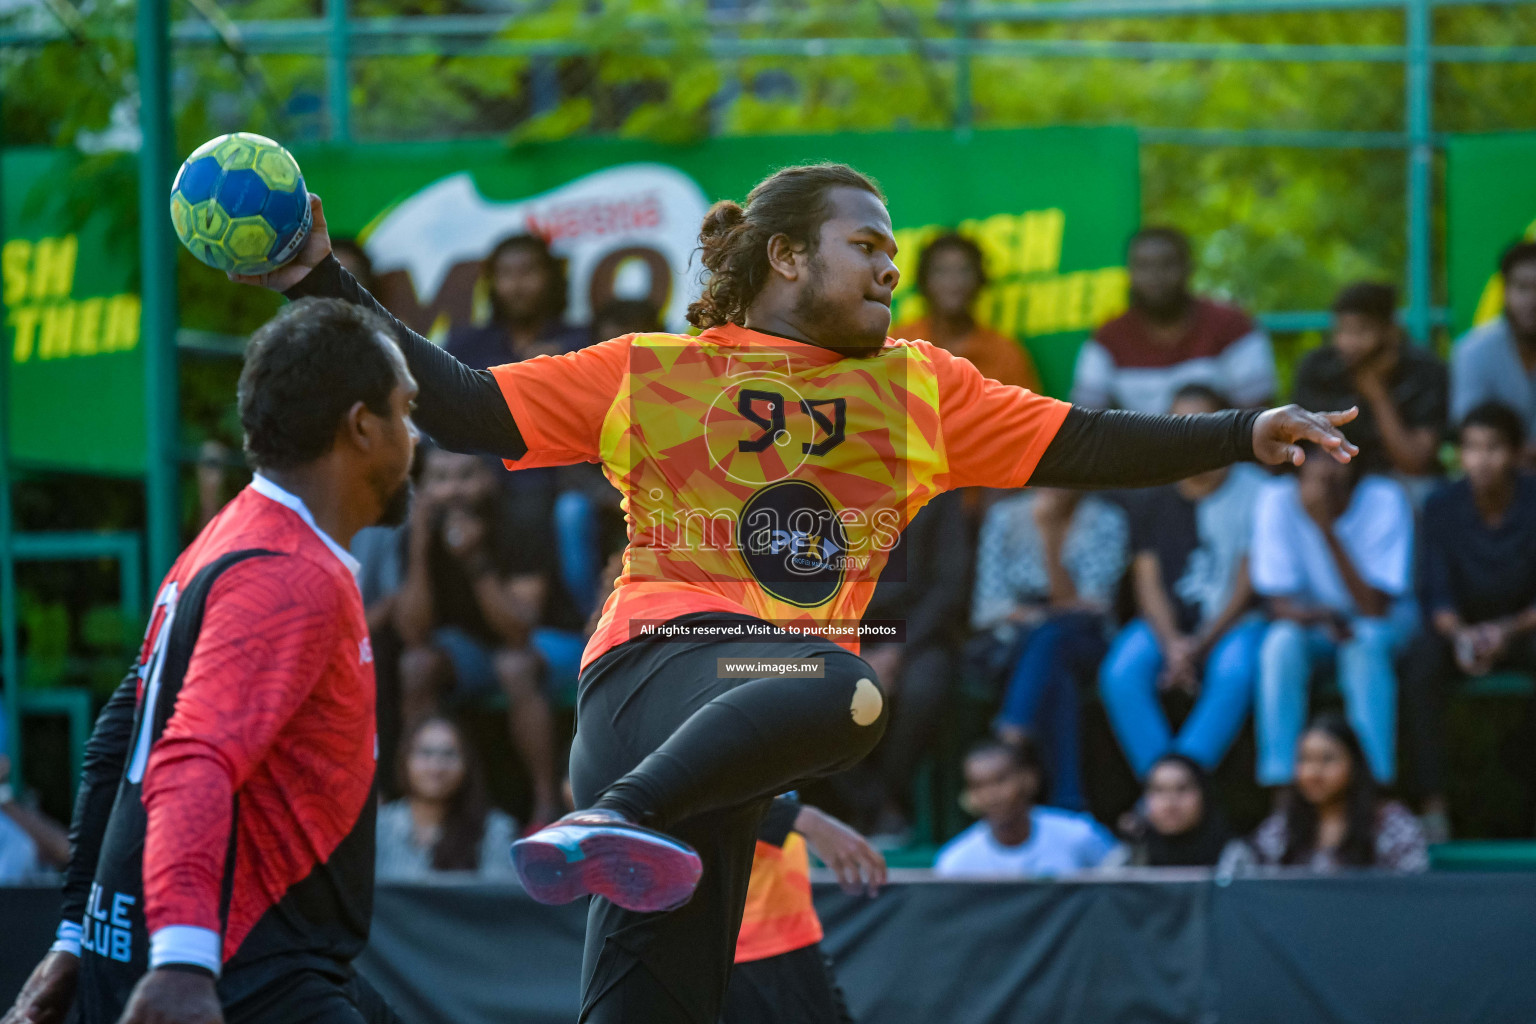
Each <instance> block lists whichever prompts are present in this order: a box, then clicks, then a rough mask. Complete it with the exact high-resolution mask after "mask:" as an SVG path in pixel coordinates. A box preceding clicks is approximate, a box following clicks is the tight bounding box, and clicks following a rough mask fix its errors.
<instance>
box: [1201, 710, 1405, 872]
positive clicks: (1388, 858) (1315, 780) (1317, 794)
mask: <svg viewBox="0 0 1536 1024" xmlns="http://www.w3.org/2000/svg"><path fill="white" fill-rule="evenodd" d="M1296 754H1297V757H1296V761H1297V763H1296V776H1295V779H1294V781H1293V782H1292V783H1291V785H1290V786H1289V787H1288V788H1287V790H1286V791H1285V792H1284V794H1283V795H1282V797H1281V806H1280V809H1279V810H1278V811H1276V812H1275V813H1274V814H1272V815H1270V816H1269V817H1268V818H1266V819H1265V820H1264V821H1263V823H1262V824H1260V825H1259V827H1258V829H1257V830H1256V831H1255V832H1254V834H1253V836H1252V837H1251V838H1250V839H1249V841H1248V842H1247V844H1245V849H1246V852H1247V856H1246V857H1244V856H1235V857H1227V856H1223V858H1222V865H1221V869H1223V870H1228V871H1231V870H1237V869H1239V868H1241V867H1243V866H1245V864H1246V863H1248V862H1249V860H1248V858H1251V859H1252V861H1254V862H1257V863H1258V864H1261V865H1266V866H1274V867H1282V866H1283V867H1298V868H1305V869H1308V870H1311V871H1322V872H1333V871H1340V870H1345V869H1351V868H1378V869H1382V870H1386V871H1398V872H1419V871H1426V870H1428V868H1429V848H1428V843H1427V842H1426V840H1425V837H1424V829H1423V827H1422V826H1421V825H1420V824H1419V820H1418V819H1417V818H1415V817H1414V816H1413V814H1412V813H1411V812H1410V811H1409V810H1408V809H1407V808H1406V807H1404V806H1403V805H1402V804H1400V803H1398V802H1397V801H1395V800H1384V799H1382V798H1381V797H1380V796H1379V794H1378V790H1377V788H1376V783H1375V781H1374V779H1373V778H1372V776H1371V771H1370V769H1369V768H1368V767H1367V766H1366V761H1365V753H1364V751H1363V750H1362V749H1361V746H1360V740H1359V738H1358V737H1357V736H1356V735H1355V730H1354V729H1353V728H1351V727H1350V725H1349V723H1348V722H1347V721H1346V720H1345V719H1344V716H1343V715H1340V714H1338V713H1336V712H1328V713H1324V714H1321V715H1318V716H1317V717H1316V718H1314V719H1313V720H1312V723H1311V724H1310V725H1309V726H1308V727H1307V730H1306V732H1305V733H1303V734H1302V737H1301V741H1300V742H1299V743H1298V744H1297V745H1296Z"/></svg>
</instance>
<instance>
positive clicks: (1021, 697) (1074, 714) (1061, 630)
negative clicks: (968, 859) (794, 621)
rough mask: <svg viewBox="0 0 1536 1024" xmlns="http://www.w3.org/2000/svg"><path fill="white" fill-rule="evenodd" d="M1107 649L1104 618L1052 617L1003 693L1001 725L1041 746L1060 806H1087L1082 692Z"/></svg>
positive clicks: (1032, 638)
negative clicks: (1080, 711)
mask: <svg viewBox="0 0 1536 1024" xmlns="http://www.w3.org/2000/svg"><path fill="white" fill-rule="evenodd" d="M1106 646H1107V644H1106V643H1105V641H1104V619H1103V618H1102V617H1101V616H1099V615H1096V614H1093V613H1090V612H1062V613H1059V614H1056V615H1052V616H1050V617H1049V618H1047V619H1046V620H1045V621H1044V622H1042V623H1040V625H1038V626H1036V627H1035V628H1034V630H1033V631H1032V632H1030V634H1029V636H1028V638H1027V639H1026V640H1025V641H1024V645H1023V649H1022V650H1021V651H1020V654H1019V660H1018V662H1017V663H1016V664H1015V665H1014V667H1013V671H1012V672H1011V673H1010V674H1009V676H1008V686H1007V689H1006V690H1004V692H1003V708H1002V710H1001V711H1000V712H999V713H998V716H997V724H998V725H1002V726H1009V727H1012V728H1015V729H1022V730H1026V731H1028V732H1029V733H1030V735H1032V736H1034V737H1035V738H1036V739H1037V740H1038V741H1039V743H1040V747H1041V754H1042V756H1043V757H1044V758H1045V766H1046V773H1047V775H1048V776H1049V779H1048V788H1049V796H1050V803H1051V804H1052V805H1054V806H1056V807H1065V808H1068V809H1070V810H1081V809H1082V808H1083V807H1084V806H1086V804H1085V802H1084V800H1083V767H1082V755H1081V740H1080V738H1079V728H1080V727H1079V721H1078V708H1079V700H1078V695H1077V688H1078V686H1079V684H1083V683H1087V682H1088V681H1089V680H1091V679H1092V678H1093V673H1094V671H1095V670H1096V669H1097V668H1098V667H1099V661H1100V659H1102V658H1103V657H1104V650H1105V648H1106Z"/></svg>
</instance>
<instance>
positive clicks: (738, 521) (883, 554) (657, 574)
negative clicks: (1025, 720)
mask: <svg viewBox="0 0 1536 1024" xmlns="http://www.w3.org/2000/svg"><path fill="white" fill-rule="evenodd" d="M492 372H493V373H494V374H495V377H496V380H497V382H498V383H499V384H500V386H501V390H502V394H503V395H504V396H505V398H506V400H507V405H508V407H509V408H510V409H511V412H512V417H513V419H514V420H515V421H516V422H517V425H518V429H519V430H520V431H521V432H522V435H523V440H524V441H525V442H526V444H527V446H528V453H527V454H526V455H524V456H523V457H522V458H521V459H517V460H515V461H509V462H508V463H507V466H508V468H510V469H522V468H526V467H533V466H554V465H565V464H569V463H572V462H580V461H591V462H600V463H601V464H602V466H603V470H604V472H605V474H606V475H607V477H608V479H609V480H610V481H611V482H612V483H613V485H614V486H615V487H617V488H618V489H619V492H620V493H621V495H622V496H623V508H624V512H625V517H626V522H627V526H628V533H629V546H628V548H627V550H626V551H625V554H624V571H623V574H622V575H621V576H620V577H619V580H618V583H617V585H616V586H615V588H614V591H613V593H612V595H610V597H609V598H608V601H607V603H606V604H605V605H604V606H603V614H602V619H601V621H600V623H599V625H598V628H597V631H596V632H595V633H594V634H593V636H592V640H591V641H590V643H589V644H588V645H587V650H586V653H585V655H584V657H583V665H585V664H587V663H589V662H591V661H592V660H593V659H594V658H596V657H597V656H598V655H600V654H601V653H602V652H603V651H605V650H607V649H608V648H610V647H612V646H613V645H615V644H617V643H621V642H623V641H624V640H627V639H629V638H631V637H632V636H636V635H640V633H641V630H642V628H643V625H644V624H649V623H658V622H662V621H665V620H668V619H672V618H676V617H677V616H679V615H686V614H690V613H693V612H707V611H725V612H738V613H743V614H747V615H751V616H755V617H757V618H760V619H765V620H767V621H769V622H772V623H775V624H778V625H781V626H791V627H797V628H802V629H814V630H816V631H818V632H820V633H821V634H822V635H825V636H827V637H828V638H829V639H832V640H835V641H836V642H838V643H841V644H842V645H843V646H845V647H848V648H850V649H851V650H854V651H857V650H858V641H857V636H856V634H855V633H854V632H853V630H854V629H855V628H856V626H857V623H858V621H859V619H860V617H861V616H862V615H863V612H864V608H865V606H866V605H867V604H868V603H869V598H870V595H871V593H872V592H873V591H874V586H875V582H876V580H877V579H878V578H879V576H880V571H881V569H882V568H884V566H885V564H886V560H887V557H888V555H889V554H890V551H891V548H892V547H893V546H894V545H895V543H896V540H897V538H898V537H899V536H900V535H901V531H902V530H903V529H905V527H906V525H907V523H908V522H910V521H911V518H912V516H914V515H915V514H916V513H917V511H918V510H919V509H920V508H922V507H923V505H924V504H925V503H927V502H928V501H929V500H930V499H931V498H933V496H934V495H936V494H938V493H940V492H941V491H944V490H947V489H950V488H953V487H967V486H985V487H1021V486H1023V485H1024V484H1025V483H1026V482H1027V481H1028V479H1029V476H1030V474H1031V473H1032V472H1033V471H1034V467H1035V464H1036V463H1037V462H1038V461H1039V459H1040V456H1041V454H1042V453H1043V452H1044V451H1045V448H1046V446H1047V445H1048V444H1049V443H1050V441H1051V438H1052V437H1054V436H1055V433H1056V430H1057V428H1059V427H1060V425H1061V421H1062V419H1063V418H1064V417H1065V416H1066V411H1067V408H1068V407H1067V405H1066V404H1065V403H1063V402H1058V401H1056V400H1055V399H1051V398H1046V397H1044V396H1041V395H1037V394H1034V393H1033V392H1030V391H1026V390H1023V389H1021V388H1016V387H1008V386H1005V385H1002V384H999V383H997V382H996V381H992V380H988V379H987V378H984V377H982V376H981V374H980V373H979V372H977V370H976V368H975V367H974V366H972V365H971V364H970V363H969V362H966V361H965V360H964V359H958V358H956V357H955V356H953V355H951V354H950V353H948V352H946V351H944V350H943V349H940V348H937V347H935V346H932V345H929V344H928V343H927V342H922V341H916V342H908V341H895V340H889V339H888V340H887V341H886V344H885V346H884V347H883V348H882V349H881V350H880V351H879V352H878V353H876V354H874V355H872V356H869V357H863V358H854V357H843V356H840V355H838V354H837V353H836V352H833V351H831V350H828V349H823V348H818V347H816V346H814V345H808V344H804V343H801V342H796V341H790V340H788V339H785V338H780V337H777V336H775V335H769V334H762V333H759V332H756V331H749V330H747V329H745V328H742V327H737V326H734V325H727V326H725V327H717V328H713V329H711V330H708V331H705V332H704V333H703V334H701V335H699V336H698V337H688V336H686V335H672V334H644V335H630V336H626V337H623V338H616V339H614V340H613V341H607V342H603V343H602V344H599V345H594V346H592V347H591V348H587V349H583V350H581V351H579V352H572V353H568V354H565V355H560V356H540V357H537V358H534V359H529V360H526V361H524V362H520V363H513V364H511V365H508V366H500V367H496V368H495V369H494V370H493V371H492Z"/></svg>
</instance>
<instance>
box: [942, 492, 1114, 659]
mask: <svg viewBox="0 0 1536 1024" xmlns="http://www.w3.org/2000/svg"><path fill="white" fill-rule="evenodd" d="M1038 500H1039V493H1038V491H1036V490H1034V489H1030V490H1026V491H1020V492H1019V493H1017V494H1012V495H1009V496H1008V497H1005V498H1002V499H1000V500H999V501H997V502H996V503H995V504H993V506H992V507H991V508H990V509H989V510H988V511H987V518H986V521H985V522H984V523H983V525H982V528H981V541H980V544H979V546H978V550H977V555H976V584H975V590H974V592H973V595H972V601H971V626H972V627H973V628H975V629H993V628H995V627H1000V626H1004V625H1005V624H1006V623H1007V621H1008V618H1009V616H1010V615H1011V614H1012V613H1013V612H1014V611H1015V610H1017V609H1018V608H1020V607H1021V606H1027V605H1043V604H1044V603H1045V602H1046V601H1047V600H1049V598H1050V589H1051V588H1050V579H1049V576H1048V572H1047V569H1046V564H1045V547H1044V544H1043V543H1042V541H1041V538H1040V531H1039V529H1038V528H1037V527H1036V526H1035V517H1034V507H1035V503H1036V502H1037V501H1038ZM1129 536H1130V527H1129V525H1128V524H1127V521H1126V516H1125V512H1124V511H1123V510H1122V509H1120V508H1119V507H1118V506H1116V505H1114V504H1111V503H1110V502H1108V501H1106V500H1104V499H1103V498H1099V497H1097V496H1095V495H1091V494H1090V495H1088V496H1086V497H1084V498H1083V500H1082V501H1081V502H1080V503H1079V504H1078V506H1077V510H1076V511H1075V512H1074V513H1073V516H1072V525H1071V526H1070V527H1068V528H1067V536H1066V542H1065V544H1064V545H1063V547H1062V558H1061V561H1062V565H1063V567H1064V568H1065V569H1066V570H1067V573H1068V574H1069V575H1070V576H1071V577H1072V581H1073V583H1075V584H1076V586H1077V595H1078V597H1079V598H1080V599H1081V600H1082V601H1083V602H1084V603H1086V604H1089V605H1092V606H1094V607H1097V608H1108V607H1110V605H1111V604H1112V603H1113V601H1114V598H1115V592H1116V588H1117V587H1118V586H1119V585H1120V578H1121V576H1123V575H1124V574H1125V566H1126V560H1127V553H1126V552H1127V546H1126V545H1127V540H1128V538H1129Z"/></svg>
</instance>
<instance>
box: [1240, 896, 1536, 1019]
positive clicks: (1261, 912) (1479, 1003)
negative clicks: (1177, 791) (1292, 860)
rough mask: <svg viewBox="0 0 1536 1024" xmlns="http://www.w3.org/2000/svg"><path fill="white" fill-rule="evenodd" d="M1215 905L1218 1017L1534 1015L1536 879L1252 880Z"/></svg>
mask: <svg viewBox="0 0 1536 1024" xmlns="http://www.w3.org/2000/svg"><path fill="white" fill-rule="evenodd" d="M1212 906H1213V909H1214V915H1213V919H1212V922H1211V938H1212V943H1213V947H1214V950H1215V953H1216V956H1215V958H1214V967H1215V973H1216V977H1215V982H1216V985H1215V1003H1214V1007H1213V1009H1214V1010H1215V1013H1214V1015H1213V1016H1212V1017H1211V1018H1210V1019H1211V1020H1213V1021H1222V1022H1228V1021H1230V1022H1241V1024H1298V1022H1302V1021H1319V1022H1334V1021H1337V1022H1340V1024H1344V1022H1349V1024H1355V1022H1359V1024H1367V1022H1369V1024H1376V1022H1381V1024H1420V1022H1422V1024H1457V1022H1461V1021H1466V1022H1467V1024H1472V1022H1474V1021H1476V1022H1485V1024H1517V1022H1518V1024H1531V1022H1532V1021H1536V875H1529V874H1507V875H1505V874H1486V875H1463V874H1437V875H1429V876H1426V877H1423V878H1391V877H1380V878H1299V879H1274V880H1263V879H1253V880H1243V881H1239V882H1234V883H1233V884H1232V885H1231V886H1230V887H1228V888H1227V889H1225V890H1222V889H1218V890H1217V898H1216V899H1215V900H1214V901H1213V903H1212Z"/></svg>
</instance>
